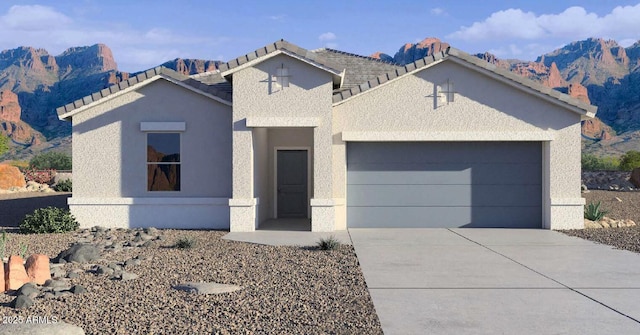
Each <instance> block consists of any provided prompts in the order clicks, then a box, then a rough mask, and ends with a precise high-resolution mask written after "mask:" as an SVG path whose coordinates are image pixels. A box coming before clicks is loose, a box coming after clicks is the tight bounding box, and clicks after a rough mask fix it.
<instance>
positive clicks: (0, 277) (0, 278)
mask: <svg viewBox="0 0 640 335" xmlns="http://www.w3.org/2000/svg"><path fill="white" fill-rule="evenodd" d="M0 263H2V260H1V259H0ZM4 291H5V286H4V263H3V264H2V266H0V293H2V292H4Z"/></svg>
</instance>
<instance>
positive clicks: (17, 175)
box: [0, 164, 27, 190]
mask: <svg viewBox="0 0 640 335" xmlns="http://www.w3.org/2000/svg"><path fill="white" fill-rule="evenodd" d="M25 185H27V183H26V182H25V180H24V175H23V174H22V172H20V170H18V168H17V167H15V166H11V165H9V164H0V190H6V189H9V188H11V187H14V186H15V187H24V186H25Z"/></svg>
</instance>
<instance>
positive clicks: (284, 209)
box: [276, 150, 308, 218]
mask: <svg viewBox="0 0 640 335" xmlns="http://www.w3.org/2000/svg"><path fill="white" fill-rule="evenodd" d="M277 156H278V157H277V170H278V171H277V172H276V179H277V194H278V213H277V214H278V217H279V218H306V217H307V164H308V163H307V150H278V151H277Z"/></svg>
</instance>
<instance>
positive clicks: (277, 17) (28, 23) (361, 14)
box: [0, 0, 640, 72]
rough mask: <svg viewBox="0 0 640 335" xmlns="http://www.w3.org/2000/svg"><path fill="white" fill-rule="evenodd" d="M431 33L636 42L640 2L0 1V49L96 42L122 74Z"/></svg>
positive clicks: (520, 42)
mask: <svg viewBox="0 0 640 335" xmlns="http://www.w3.org/2000/svg"><path fill="white" fill-rule="evenodd" d="M426 37H438V38H440V39H442V40H443V41H446V42H449V43H450V44H451V45H452V46H454V47H456V48H458V49H461V50H463V51H466V52H469V53H477V52H485V51H489V52H492V53H494V54H496V55H497V56H498V57H500V58H519V59H524V60H534V59H535V58H536V57H537V56H538V55H541V54H543V53H546V52H550V51H552V50H554V49H556V48H559V47H562V46H563V45H565V44H567V43H569V42H571V41H575V40H581V39H585V38H588V37H603V38H606V39H615V40H616V41H618V42H619V43H620V44H622V45H623V46H628V45H631V44H632V43H634V42H635V41H637V40H639V39H640V0H635V1H622V0H621V1H604V0H582V1H573V0H554V1H550V0H539V1H530V0H527V1H521V0H511V1H508V0H484V1H481V0H467V1H454V0H450V1H415V0H414V1H411V0H383V1H378V0H342V1H330V0H325V1H312V0H309V1H305V0H291V1H279V0H271V1H264V0H261V1H253V0H243V1H228V0H226V1H214V0H210V1H205V0H191V1H189V0H183V1H161V0H149V1H145V0H139V1H134V0H122V1H120V0H111V1H104V0H100V1H93V0H56V1H45V0H41V1H20V0H16V1H2V3H0V50H6V49H13V48H16V47H18V46H32V47H37V48H45V49H46V50H48V51H49V52H50V53H51V54H54V55H58V54H60V53H61V52H63V51H64V50H65V49H67V48H69V47H72V46H83V45H92V44H96V43H104V44H106V45H108V46H109V47H110V48H111V49H112V51H113V54H114V57H115V59H116V62H117V63H118V67H119V69H120V70H122V71H130V72H134V71H139V70H144V69H147V68H150V67H153V66H156V65H159V64H161V63H163V62H165V61H167V60H170V59H174V58H176V57H181V58H201V59H216V60H229V59H232V58H235V57H237V56H240V55H243V54H245V53H247V52H250V51H253V50H255V49H257V48H259V47H261V46H264V45H266V44H268V43H272V42H274V41H276V40H278V39H280V38H284V39H286V40H288V41H290V42H293V43H295V44H297V45H299V46H301V47H303V48H307V49H315V48H320V47H330V48H336V49H339V50H343V51H347V52H353V53H357V54H362V55H371V54H373V53H374V52H376V51H381V52H384V53H387V54H390V55H393V54H394V53H395V52H396V51H398V49H399V48H400V47H401V46H402V45H404V44H405V43H415V42H418V41H420V40H422V39H424V38H426Z"/></svg>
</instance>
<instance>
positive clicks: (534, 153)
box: [347, 142, 542, 164]
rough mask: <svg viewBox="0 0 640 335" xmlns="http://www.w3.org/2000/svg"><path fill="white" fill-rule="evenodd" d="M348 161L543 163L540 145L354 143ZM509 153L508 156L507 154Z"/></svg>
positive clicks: (348, 154)
mask: <svg viewBox="0 0 640 335" xmlns="http://www.w3.org/2000/svg"><path fill="white" fill-rule="evenodd" d="M349 147H350V149H351V150H348V151H347V160H348V161H351V162H358V163H380V162H388V161H389V160H388V159H389V154H392V155H393V162H398V163H435V164H447V163H462V162H466V163H469V162H473V163H496V162H497V163H539V162H540V159H539V156H541V155H542V147H541V146H540V143H539V142H431V143H429V144H427V145H425V142H350V143H349ZM505 152H508V153H509V154H508V155H505Z"/></svg>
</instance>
